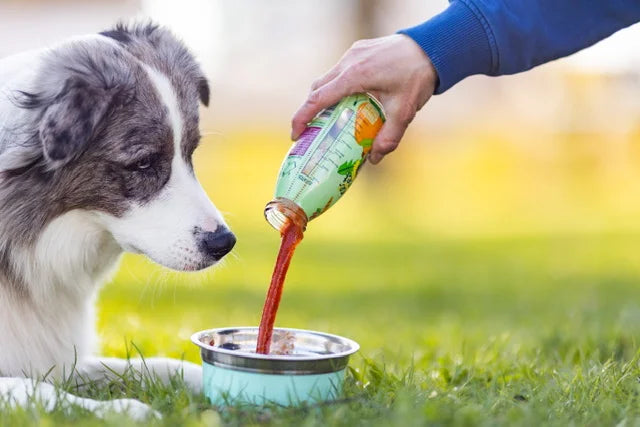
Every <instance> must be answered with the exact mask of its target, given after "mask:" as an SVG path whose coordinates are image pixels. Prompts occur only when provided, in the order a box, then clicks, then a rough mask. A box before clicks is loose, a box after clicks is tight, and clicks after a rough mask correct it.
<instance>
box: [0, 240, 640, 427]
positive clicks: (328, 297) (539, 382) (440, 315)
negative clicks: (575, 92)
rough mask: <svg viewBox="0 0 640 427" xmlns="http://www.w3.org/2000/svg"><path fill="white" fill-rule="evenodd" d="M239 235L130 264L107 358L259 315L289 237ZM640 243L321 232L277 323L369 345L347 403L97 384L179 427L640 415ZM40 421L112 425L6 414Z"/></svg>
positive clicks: (107, 332) (357, 362)
mask: <svg viewBox="0 0 640 427" xmlns="http://www.w3.org/2000/svg"><path fill="white" fill-rule="evenodd" d="M238 234H239V244H238V248H237V253H238V256H237V257H236V258H231V259H229V260H228V262H227V263H226V265H225V266H223V267H222V268H221V269H218V270H217V271H214V272H213V273H205V274H197V275H185V274H175V273H165V272H162V271H160V270H158V269H156V268H155V267H153V266H151V265H150V264H149V263H148V262H147V261H144V260H142V259H141V258H133V257H131V258H128V259H126V260H125V263H124V265H123V267H122V269H121V270H120V272H119V273H118V275H117V276H116V278H115V279H114V281H113V282H112V283H110V284H109V285H107V287H106V288H105V289H104V291H103V292H102V294H101V298H100V301H99V330H100V333H101V336H102V338H103V342H104V346H103V347H104V351H105V353H106V354H109V355H120V356H122V355H124V353H125V344H126V343H127V342H129V341H133V342H134V343H135V344H136V345H137V346H138V347H139V348H140V350H141V351H142V352H143V354H144V355H147V356H151V355H158V354H165V355H170V356H175V357H181V356H183V355H184V357H186V358H187V359H190V360H197V358H198V353H197V351H196V349H195V347H194V346H192V345H191V344H190V343H189V342H188V337H189V335H190V334H191V333H192V332H193V331H196V330H199V329H204V328H210V327H220V326H234V325H255V324H257V322H258V320H259V317H260V310H261V306H262V302H263V298H264V294H265V292H266V286H267V282H268V277H269V273H270V270H271V268H272V262H273V258H274V257H275V251H276V249H277V244H278V242H277V239H276V237H275V235H274V234H260V233H250V232H243V231H242V230H239V233H238ZM639 253H640V235H637V234H635V235H634V234H623V233H617V234H614V233H600V234H598V233H592V234H566V235H562V234H554V235H532V236H522V237H510V238H506V237H505V238H493V239H492V238H464V239H463V238H461V239H454V238H449V239H444V238H443V239H433V238H431V239H430V238H426V237H419V236H417V235H415V236H412V235H411V234H410V233H404V234H403V233H398V235H392V234H391V233H384V234H381V235H380V237H375V236H374V237H372V238H371V239H370V240H367V241H357V240H353V239H345V241H334V240H331V239H323V238H322V236H320V235H314V234H313V229H311V230H310V232H309V233H308V236H307V239H306V240H305V241H304V242H303V243H302V244H301V246H300V248H299V251H298V253H297V254H296V256H295V258H294V262H293V264H292V268H291V273H290V277H289V280H288V282H287V284H286V288H285V294H284V297H283V301H282V304H281V310H280V312H279V316H278V321H277V324H279V325H281V326H290V327H297V328H309V329H315V330H320V331H327V332H331V333H336V334H340V335H344V336H347V337H350V338H353V339H355V340H356V341H358V342H359V343H360V344H361V346H362V349H361V351H360V353H359V354H358V355H356V356H355V357H354V358H353V360H352V363H351V368H352V370H351V372H350V374H349V377H348V382H347V390H346V392H345V395H344V397H343V400H341V401H340V402H337V403H333V404H327V405H321V406H313V407H304V408H297V409H282V408H273V407H272V408H259V409H252V408H218V409H219V412H215V411H214V410H212V408H210V407H209V406H208V405H207V404H206V402H205V401H204V399H203V398H202V397H199V396H190V395H189V394H188V393H186V392H185V391H184V389H183V388H182V387H181V386H180V384H179V383H176V384H174V386H173V387H162V386H160V385H157V384H156V385H155V386H153V387H151V388H150V389H149V388H147V389H144V388H143V387H141V385H140V384H139V383H138V382H137V381H135V379H129V380H128V381H127V384H126V385H125V386H117V385H115V384H112V385H110V386H109V387H102V388H98V389H94V390H89V391H86V392H85V394H88V395H91V396H96V397H100V398H104V397H116V396H124V395H126V396H129V397H138V398H140V399H141V400H143V401H145V402H149V403H150V404H152V405H153V407H154V408H156V409H158V410H159V411H161V412H162V413H163V414H164V416H165V418H164V421H163V423H164V424H166V425H176V424H184V425H217V424H218V423H223V424H230V425H237V424H245V423H248V424H267V425H289V424H292V425H334V424H335V425H359V424H360V425H372V424H379V425H390V424H394V425H402V426H405V425H424V424H434V425H482V424H486V425H497V424H498V425H499V424H503V425H514V424H516V425H517V424H521V425H540V424H551V425H567V424H569V423H573V424H577V425H585V424H587V425H615V424H618V423H620V422H623V421H626V423H627V424H620V425H632V424H638V422H640V397H639V393H640V365H639V363H638V362H639V361H638V358H639V357H640V353H639V352H638V342H637V339H636V338H638V340H639V341H640V287H639V286H638V282H639V279H640V263H639V262H638V254H639ZM125 336H126V338H125ZM38 422H40V423H43V424H44V425H54V424H55V425H58V424H65V423H66V424H68V425H76V424H77V423H78V422H84V423H100V422H99V421H97V420H95V419H94V418H92V417H91V415H90V414H86V413H83V412H81V411H77V412H74V413H71V414H63V413H61V412H56V413H54V414H52V415H44V414H43V413H41V412H40V411H38V410H27V411H4V412H2V413H1V414H0V424H6V425H18V424H23V423H38ZM106 423H107V424H108V425H114V426H116V425H117V426H122V425H126V424H127V423H128V422H127V421H126V420H125V419H123V418H121V417H114V418H110V419H108V420H107V421H106Z"/></svg>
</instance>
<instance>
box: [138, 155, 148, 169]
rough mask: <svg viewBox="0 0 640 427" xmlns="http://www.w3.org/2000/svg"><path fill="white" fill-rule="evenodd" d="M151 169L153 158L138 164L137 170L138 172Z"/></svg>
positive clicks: (145, 159) (139, 161) (140, 161)
mask: <svg viewBox="0 0 640 427" xmlns="http://www.w3.org/2000/svg"><path fill="white" fill-rule="evenodd" d="M150 167H151V157H146V158H144V159H142V160H138V161H137V162H136V169H138V170H144V169H149V168H150Z"/></svg>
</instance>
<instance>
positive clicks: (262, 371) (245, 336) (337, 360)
mask: <svg viewBox="0 0 640 427" xmlns="http://www.w3.org/2000/svg"><path fill="white" fill-rule="evenodd" d="M257 337H258V328H256V327H237V328H219V329H210V330H206V331H201V332H198V333H196V334H194V335H193V336H192V337H191V340H192V341H193V343H194V344H196V345H197V346H198V347H200V353H201V356H202V361H203V375H204V378H203V384H204V391H205V394H206V395H207V396H208V397H209V399H210V400H211V401H212V402H214V403H221V402H222V401H223V400H224V401H225V402H237V401H242V402H252V403H258V404H264V403H267V402H275V403H279V404H285V405H291V404H297V403H300V402H309V401H323V400H324V401H326V400H331V399H333V398H335V397H337V396H338V395H339V394H340V393H341V391H342V382H343V379H344V372H345V368H346V366H347V363H348V362H349V356H351V355H352V354H353V353H355V352H357V351H358V349H359V348H360V347H359V345H358V344H357V343H356V342H355V341H352V340H350V339H347V338H343V337H340V336H337V335H331V334H326V333H322V332H314V331H306V330H301V329H290V328H276V329H274V336H273V340H272V347H271V348H272V351H273V349H274V347H278V346H279V343H280V342H282V340H287V341H291V343H292V344H293V349H292V351H291V353H290V354H286V355H276V354H268V355H265V354H257V353H256V352H255V348H256V342H257ZM211 341H212V342H213V345H210V344H209V343H210V342H211ZM287 344H290V343H287Z"/></svg>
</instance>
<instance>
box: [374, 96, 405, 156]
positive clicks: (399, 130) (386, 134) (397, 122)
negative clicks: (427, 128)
mask: <svg viewBox="0 0 640 427" xmlns="http://www.w3.org/2000/svg"><path fill="white" fill-rule="evenodd" d="M414 115H415V111H412V110H411V109H410V108H407V107H402V108H399V109H392V110H391V111H387V121H386V122H385V123H384V125H382V128H381V129H380V132H378V135H377V136H376V138H375V140H374V141H373V147H372V148H371V152H370V153H369V161H370V162H371V163H372V164H374V165H376V164H378V163H380V161H381V160H382V158H383V157H384V156H385V155H387V154H389V153H390V152H392V151H393V150H395V149H396V147H398V144H400V140H401V139H402V136H403V135H404V132H405V131H406V130H407V126H409V123H411V120H413V117H414Z"/></svg>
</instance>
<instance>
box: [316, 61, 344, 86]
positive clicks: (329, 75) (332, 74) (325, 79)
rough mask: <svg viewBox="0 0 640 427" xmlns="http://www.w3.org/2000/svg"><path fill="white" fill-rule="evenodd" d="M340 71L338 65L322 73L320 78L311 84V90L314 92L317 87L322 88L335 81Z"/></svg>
mask: <svg viewBox="0 0 640 427" xmlns="http://www.w3.org/2000/svg"><path fill="white" fill-rule="evenodd" d="M340 71H341V67H340V63H338V64H336V65H334V66H333V68H332V69H330V70H329V71H327V72H326V73H324V75H323V76H322V77H320V78H319V79H317V80H316V81H314V82H313V83H312V84H311V90H312V91H314V90H316V89H318V88H319V87H322V86H324V85H325V84H327V83H329V82H330V81H331V80H333V79H335V78H336V77H337V76H338V74H340Z"/></svg>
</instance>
